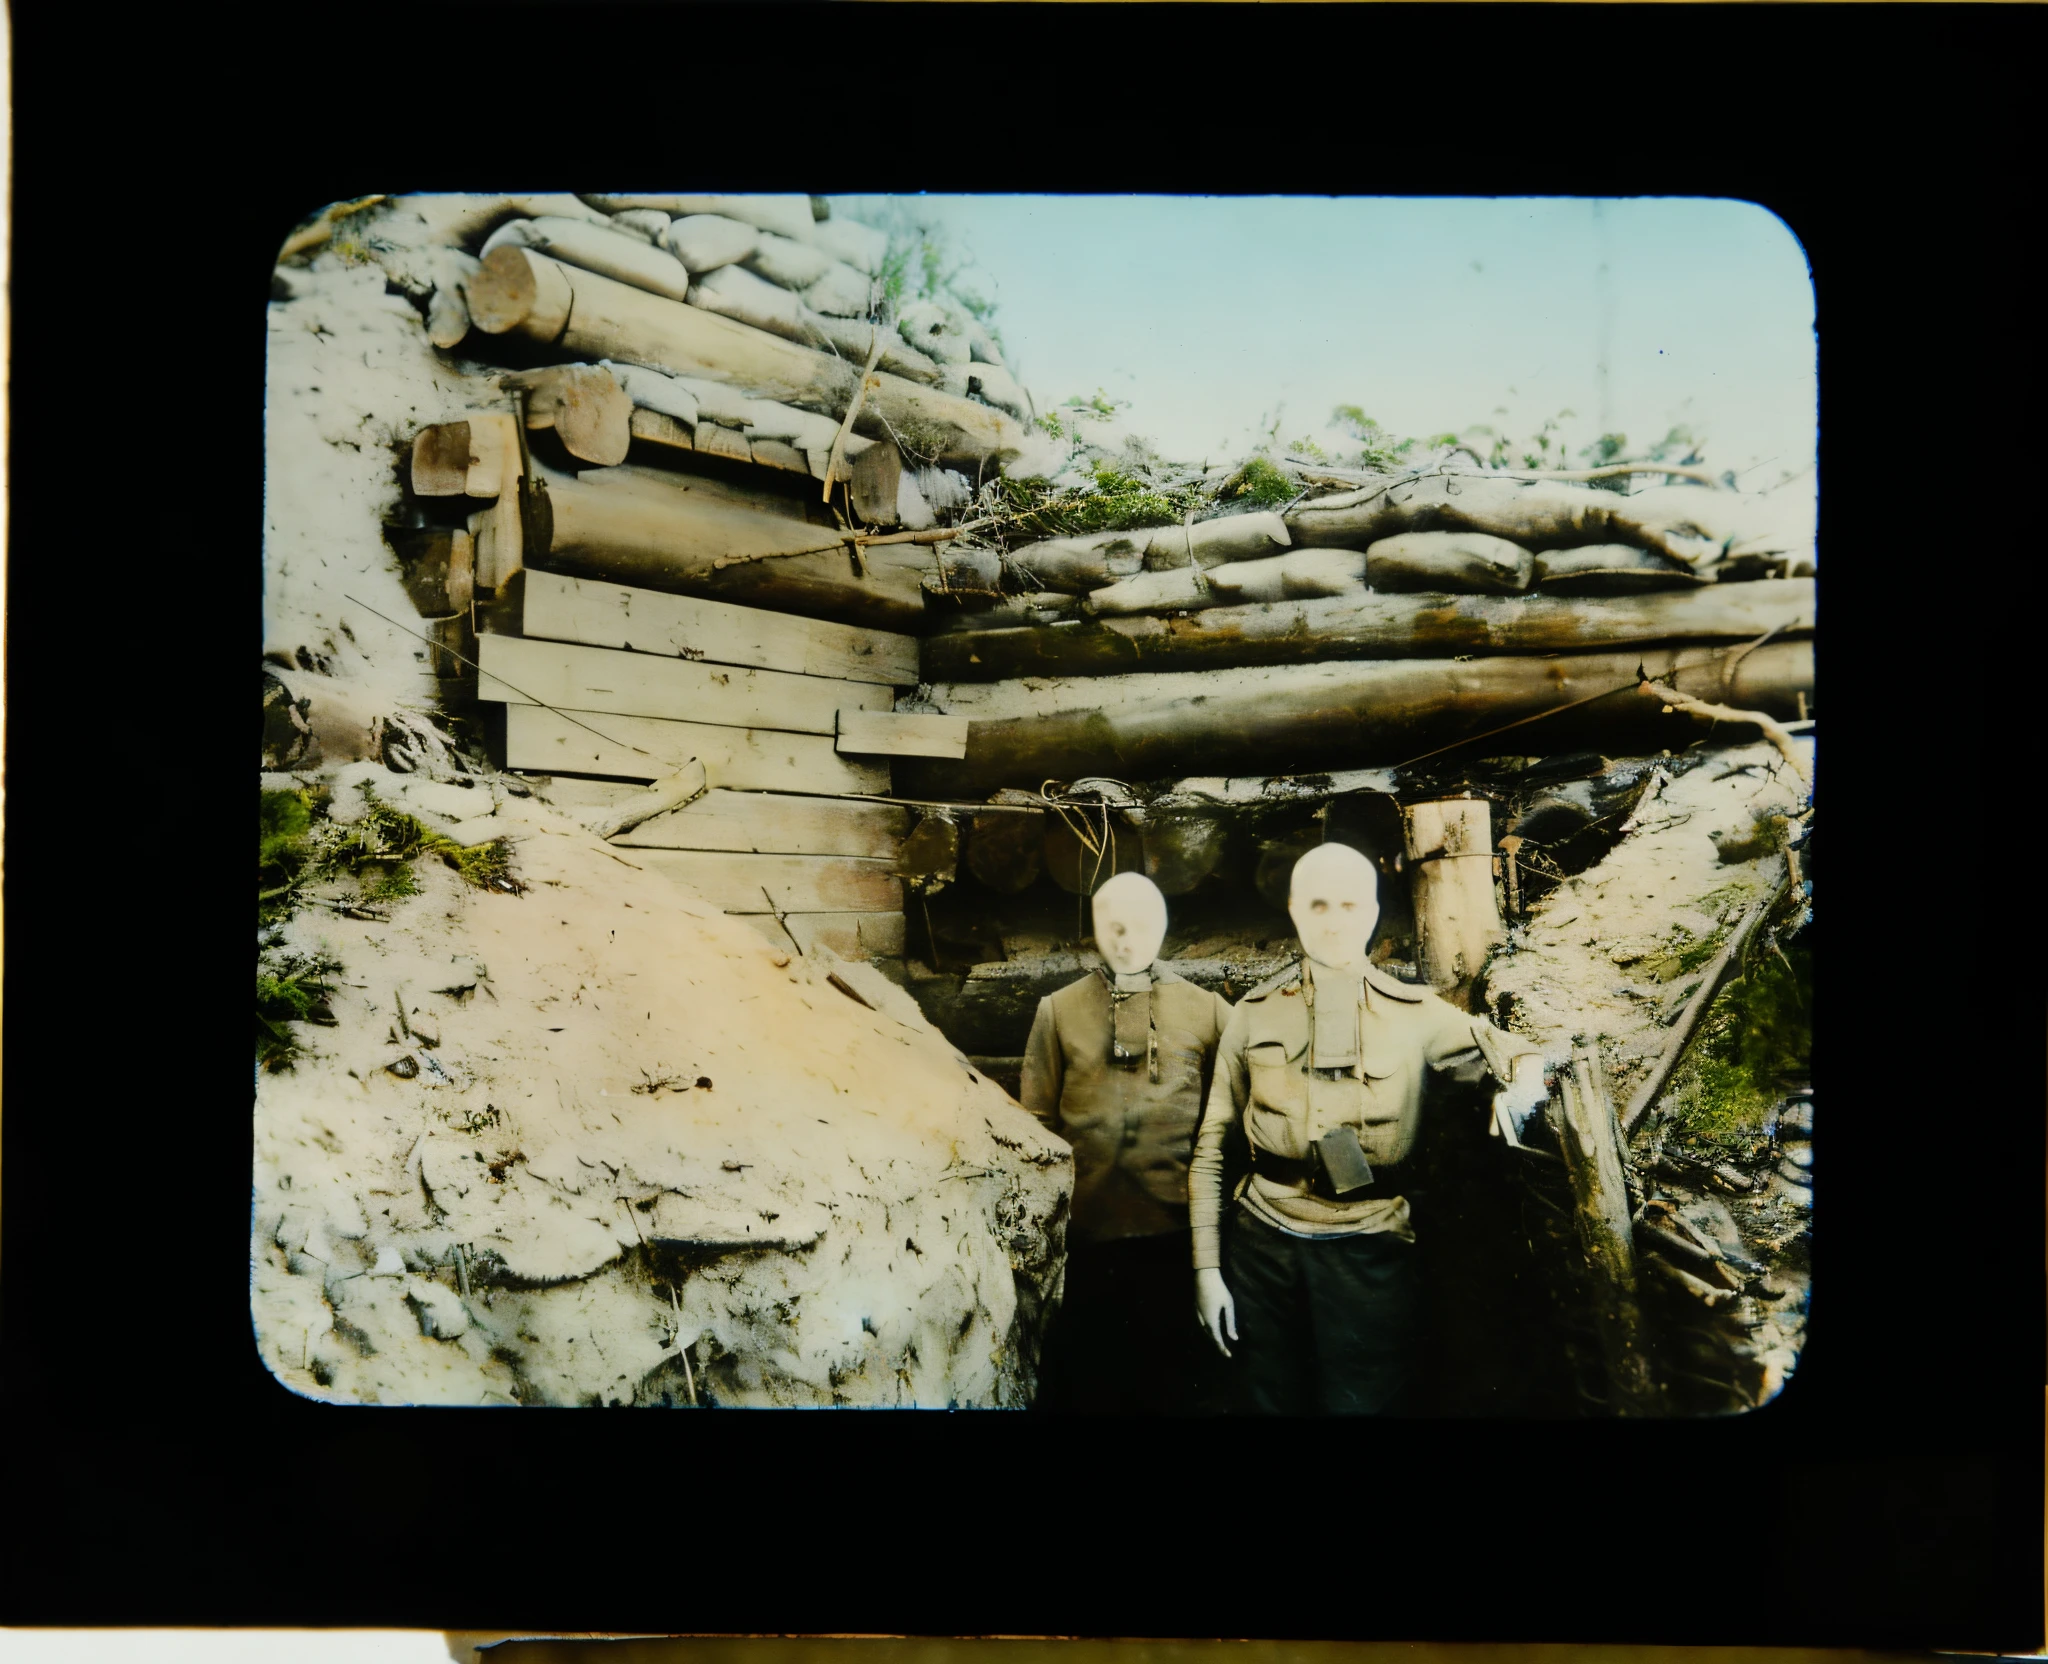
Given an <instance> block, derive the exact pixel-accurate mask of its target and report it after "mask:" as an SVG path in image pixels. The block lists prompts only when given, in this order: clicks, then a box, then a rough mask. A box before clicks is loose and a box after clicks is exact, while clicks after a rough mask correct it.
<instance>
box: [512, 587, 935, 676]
mask: <svg viewBox="0 0 2048 1664" xmlns="http://www.w3.org/2000/svg"><path fill="white" fill-rule="evenodd" d="M522 606H523V613H522V618H521V628H522V629H523V630H524V631H525V633H526V634H527V635H528V636H533V637H540V638H544V639H546V640H549V641H574V642H581V643H583V644H584V645H585V646H587V647H621V648H631V649H632V650H633V651H634V652H636V653H669V654H673V655H675V656H676V657H678V658H684V659H697V660H701V661H703V662H705V663H707V664H743V665H752V666H755V667H756V668H758V669H761V670H784V671H792V672H795V673H796V674H799V675H803V676H829V677H836V678H838V679H840V680H842V681H848V682H879V683H881V684H883V685H884V686H890V687H906V688H907V687H915V686H916V685H917V683H918V666H917V638H916V637H915V636H906V635H898V634H896V633H895V632H893V631H888V630H863V629H858V628H856V627H854V626H853V625H850V624H830V623H826V622H824V621H822V620H820V619H815V618H792V617H790V616H788V615H787V614H784V613H777V612H768V611H765V610H764V609H762V608H760V607H737V606H733V605H732V604H730V603H729V602H725V601H706V600H702V599H699V598H697V597H693V596H684V595H664V594H662V593H661V592H660V591H659V590H651V589H632V588H629V587H627V586H626V585H623V584H606V583H596V582H593V581H591V580H589V579H585V578H571V577H568V576H566V575H564V574H563V573H560V572H529V573H528V574H527V575H526V595H525V598H524V601H523V603H522Z"/></svg>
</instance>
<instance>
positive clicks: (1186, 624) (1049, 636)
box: [924, 578, 1814, 682]
mask: <svg viewBox="0 0 2048 1664" xmlns="http://www.w3.org/2000/svg"><path fill="white" fill-rule="evenodd" d="M1004 610H1005V612H1008V613H1014V612H1017V611H1021V610H1023V609H1022V608H1006V609H1004ZM989 616H990V615H989V614H980V613H977V614H962V615H960V616H959V617H958V618H957V619H955V620H952V621H951V622H952V623H953V624H954V625H955V628H954V629H952V630H950V631H948V632H947V633H945V634H942V635H935V636H933V637H931V638H929V639H927V640H926V642H925V644H924V655H925V673H924V676H925V680H927V681H932V682H966V681H993V680H997V679H999V678H1003V677H1017V676H1046V675H1054V676H1105V675H1117V674H1122V673H1125V672H1128V671H1134V670H1135V671H1143V670H1159V671H1171V670H1200V669H1210V668H1225V667H1237V666H1256V665H1275V664H1299V663H1314V662H1316V661H1319V660H1326V659H1340V658H1448V657H1451V656H1452V655H1454V654H1463V653H1484V654H1494V653H1568V652H1574V651H1585V650H1595V649H1599V648H1604V647H1618V646H1620V645H1622V644H1624V643H1637V642H1640V643H1642V644H1645V645H1648V644H1650V643H1654V642H1674V641H1753V640H1755V639H1756V638H1757V637H1758V636H1761V635H1762V634H1764V632H1765V631H1767V630H1775V631H1776V632H1777V634H1778V635H1779V636H1781V637H1796V636H1800V635H1804V634H1807V633H1809V632H1811V630H1812V629H1813V619H1814V581H1813V580H1812V579H1811V578H1772V579H1765V580H1762V581H1760V582H1757V583H1749V584H1708V585H1704V586H1700V587H1698V588H1695V589H1691V590H1687V591H1682V592H1666V593H1661V594H1655V595H1640V596H1615V597H1612V598H1607V599H1587V600H1562V599H1559V600H1552V599H1549V598H1547V597H1544V596H1540V595H1529V596H1515V597H1506V596H1479V595H1469V596H1468V595H1401V596H1385V597H1382V596H1367V597H1364V598H1361V599H1359V600H1349V599H1344V600H1326V601H1295V602H1284V603H1279V604H1275V605H1267V606H1251V607H1219V608H1214V609H1211V610H1209V611H1206V612H1200V613H1197V614H1196V615H1195V616H1193V617H1191V618H1164V619H1162V618H1143V617H1136V618H1128V619H1125V618H1106V619H1102V620H1100V621H1099V622H1092V621H1091V622H1073V623H1052V624H1048V625H1043V626H1041V627H1039V628H1035V629H1033V628H1025V627H1007V626H1003V625H993V626H991V625H985V624H981V623H979V622H978V621H979V620H980V619H983V618H987V617H989Z"/></svg>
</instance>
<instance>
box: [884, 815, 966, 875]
mask: <svg viewBox="0 0 2048 1664" xmlns="http://www.w3.org/2000/svg"><path fill="white" fill-rule="evenodd" d="M959 871H960V823H959V822H958V821H957V820H955V819H954V818H953V816H952V815H951V814H950V813H948V812H936V811H935V812H931V813H926V814H922V815H920V816H919V817H918V821H917V828H916V830H915V831H913V832H912V833H911V834H910V836H909V837H908V838H906V839H904V841H903V847H902V848H901V849H900V850H898V851H897V853H896V876H897V877H899V878H901V879H902V880H903V881H904V882H905V883H906V884H908V885H909V886H910V888H911V889H913V890H917V891H920V892H922V893H925V894H929V893H931V892H933V891H935V890H939V889H942V888H944V886H946V885H947V884H950V883H951V882H952V881H953V879H954V878H955V877H956V876H958V874H959Z"/></svg>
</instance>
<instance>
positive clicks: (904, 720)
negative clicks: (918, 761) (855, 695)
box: [838, 710, 967, 758]
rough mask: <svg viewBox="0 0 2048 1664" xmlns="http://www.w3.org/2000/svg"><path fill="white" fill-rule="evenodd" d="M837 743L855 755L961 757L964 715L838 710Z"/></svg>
mask: <svg viewBox="0 0 2048 1664" xmlns="http://www.w3.org/2000/svg"><path fill="white" fill-rule="evenodd" d="M838 744H839V749H840V750H841V751H842V752H847V753H851V754H852V755H854V756H858V757H954V758H958V757H964V756H966V755H967V718H966V717H964V716H919V715H905V716H899V715H896V714H894V713H893V712H886V711H855V710H842V711H841V712H840V713H839V741H838Z"/></svg>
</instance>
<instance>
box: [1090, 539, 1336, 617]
mask: <svg viewBox="0 0 2048 1664" xmlns="http://www.w3.org/2000/svg"><path fill="white" fill-rule="evenodd" d="M1368 558H1369V557H1368V556H1366V555H1364V554H1361V553H1359V551H1357V550H1356V549H1295V550H1290V551H1289V552H1288V553H1287V554H1284V555H1269V556H1267V557H1266V558H1265V559H1263V560H1246V561H1233V562H1229V563H1227V564H1225V565H1222V566H1213V567H1210V568H1209V569H1208V570H1207V571H1206V572H1205V571H1203V570H1202V569H1201V568H1200V567H1193V566H1183V567H1179V568H1177V569H1173V570H1169V571H1164V572H1140V573H1138V574H1137V575H1136V576H1134V577H1130V578H1126V579H1124V580H1123V582H1121V583H1118V584H1111V585H1109V586H1108V587H1107V588H1104V589H1098V590H1096V591H1094V592H1093V593H1092V594H1091V595H1089V597H1088V598H1087V600H1086V601H1084V602H1083V603H1082V607H1083V609H1084V610H1085V611H1088V612H1091V613H1095V614H1098V615H1109V614H1120V613H1139V612H1184V611H1185V612H1192V611H1199V610H1200V609H1202V608H1205V607H1232V606H1248V605H1250V604H1252V603H1254V602H1262V601H1308V600H1317V599H1321V598H1325V597H1328V596H1333V595H1363V594H1364V593H1365V569H1366V562H1367V560H1368Z"/></svg>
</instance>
